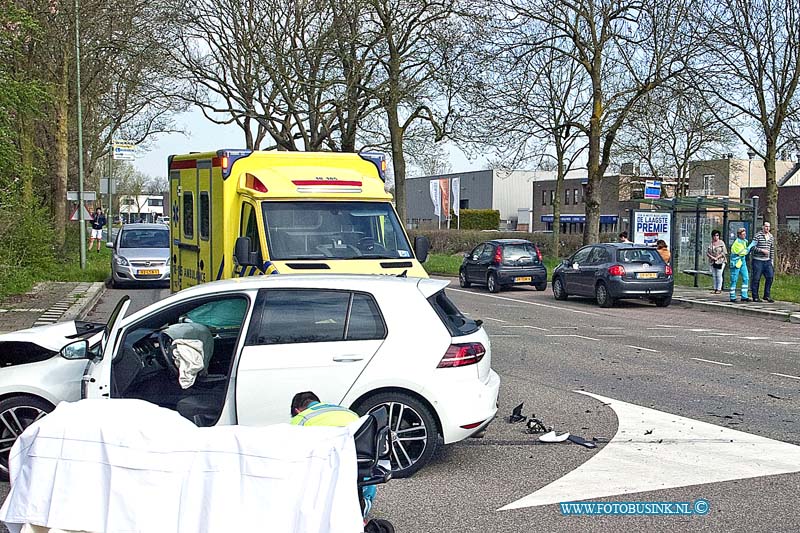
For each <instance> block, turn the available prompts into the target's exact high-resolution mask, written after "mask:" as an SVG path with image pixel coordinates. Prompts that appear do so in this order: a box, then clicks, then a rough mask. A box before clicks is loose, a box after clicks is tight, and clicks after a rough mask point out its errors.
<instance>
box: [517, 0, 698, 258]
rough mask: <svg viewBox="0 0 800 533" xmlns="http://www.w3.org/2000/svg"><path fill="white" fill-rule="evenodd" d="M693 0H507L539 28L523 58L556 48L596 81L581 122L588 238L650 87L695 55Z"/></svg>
mask: <svg viewBox="0 0 800 533" xmlns="http://www.w3.org/2000/svg"><path fill="white" fill-rule="evenodd" d="M690 2H691V0H680V1H677V2H667V1H660V0H656V1H653V2H643V1H640V0H611V1H601V0H566V1H564V0H524V1H521V2H518V1H516V0H515V1H514V2H511V1H508V0H504V1H503V2H502V5H503V12H504V13H505V14H506V16H507V17H508V18H509V19H510V20H511V22H512V23H515V22H517V21H519V20H527V21H531V22H533V23H536V24H538V25H539V32H538V33H537V34H536V36H535V37H536V38H535V39H533V40H526V41H522V42H519V43H518V45H517V47H516V48H515V50H516V51H517V53H518V54H519V55H522V54H525V53H531V54H535V53H542V51H545V50H550V49H552V50H555V51H556V52H557V53H558V54H559V55H560V56H564V57H568V58H570V59H571V60H572V61H574V62H575V63H576V64H578V65H580V66H581V68H582V69H583V70H584V72H585V75H586V77H587V78H588V83H589V86H590V92H591V97H590V105H591V111H590V114H589V117H588V120H585V121H581V122H575V123H573V124H572V126H573V127H576V128H579V129H580V130H581V131H582V133H583V134H584V135H585V136H586V138H587V139H588V144H589V148H588V161H587V170H588V174H589V176H588V183H587V186H586V196H585V198H586V224H585V226H584V236H583V239H584V242H585V243H590V242H596V241H597V240H598V239H599V229H600V189H599V185H600V182H601V181H602V179H603V175H604V173H605V171H606V169H607V168H608V166H609V164H610V163H611V154H612V152H611V150H612V147H613V146H614V142H615V139H616V136H617V132H618V131H619V130H620V128H621V127H622V125H623V123H624V122H625V120H626V119H627V118H628V117H629V115H630V113H631V110H632V108H633V107H634V106H635V105H636V104H637V102H638V101H639V100H640V99H641V98H642V97H644V96H645V95H646V94H647V93H648V92H650V91H652V90H653V89H655V88H656V87H658V86H660V85H661V84H663V83H664V82H665V81H667V80H669V79H670V78H672V77H674V76H676V75H677V74H678V73H680V72H682V71H683V70H684V68H685V64H686V58H687V55H688V54H691V52H692V50H693V48H692V34H691V32H690V30H689V29H688V28H689V26H688V25H687V24H685V22H686V21H687V20H688V15H689V13H690V9H689V7H690Z"/></svg>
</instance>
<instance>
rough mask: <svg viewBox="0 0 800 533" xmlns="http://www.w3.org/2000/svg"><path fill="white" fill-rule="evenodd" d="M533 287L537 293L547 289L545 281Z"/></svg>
mask: <svg viewBox="0 0 800 533" xmlns="http://www.w3.org/2000/svg"><path fill="white" fill-rule="evenodd" d="M534 287H536V290H537V291H543V290H545V289H547V280H545V281H543V282H541V283H537V284H535V285H534Z"/></svg>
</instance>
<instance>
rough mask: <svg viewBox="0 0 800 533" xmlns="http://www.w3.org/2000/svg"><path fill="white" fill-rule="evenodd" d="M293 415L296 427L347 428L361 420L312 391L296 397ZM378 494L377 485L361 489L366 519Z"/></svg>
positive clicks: (363, 511)
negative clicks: (321, 398)
mask: <svg viewBox="0 0 800 533" xmlns="http://www.w3.org/2000/svg"><path fill="white" fill-rule="evenodd" d="M291 413H292V419H291V421H290V422H289V423H290V424H292V425H294V426H346V425H348V424H350V423H351V422H355V421H356V420H358V419H359V418H361V417H360V416H358V414H356V413H354V412H353V411H351V410H350V409H348V408H347V407H342V406H341V405H336V404H333V403H322V402H320V400H319V397H318V396H317V395H316V394H314V393H313V392H311V391H306V392H298V393H297V394H295V395H294V398H292V407H291ZM376 493H377V488H376V487H375V485H369V486H366V487H363V488H362V489H361V494H362V496H363V500H364V501H363V506H362V509H361V511H362V513H363V515H364V518H365V519H366V517H367V515H368V514H369V511H370V509H371V508H372V501H373V500H374V499H375V495H376Z"/></svg>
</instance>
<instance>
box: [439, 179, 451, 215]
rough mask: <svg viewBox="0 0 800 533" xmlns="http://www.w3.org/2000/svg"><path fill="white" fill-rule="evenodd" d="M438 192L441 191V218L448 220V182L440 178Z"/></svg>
mask: <svg viewBox="0 0 800 533" xmlns="http://www.w3.org/2000/svg"><path fill="white" fill-rule="evenodd" d="M439 190H441V191H442V216H443V217H444V218H446V219H449V218H450V180H449V179H447V178H442V179H440V180H439Z"/></svg>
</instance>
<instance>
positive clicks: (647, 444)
mask: <svg viewBox="0 0 800 533" xmlns="http://www.w3.org/2000/svg"><path fill="white" fill-rule="evenodd" d="M575 392H577V393H580V394H585V395H587V396H591V397H592V398H595V399H597V400H599V401H601V402H603V403H605V404H607V405H609V406H610V407H611V408H612V409H613V410H614V413H615V414H616V415H617V419H618V421H619V428H618V429H617V434H616V435H614V438H612V439H611V442H609V443H608V444H606V446H605V447H604V448H603V449H602V450H600V451H599V452H597V453H596V454H595V455H593V456H592V457H591V458H590V459H589V460H588V461H586V462H585V463H583V464H582V465H581V466H579V467H578V468H576V469H575V470H573V471H571V472H569V473H567V474H566V475H564V476H562V477H561V478H559V479H557V480H555V481H553V482H552V483H550V484H549V485H546V486H544V487H542V488H541V489H539V490H537V491H536V492H534V493H533V494H530V495H528V496H525V497H524V498H522V499H519V500H517V501H515V502H513V503H510V504H508V505H506V506H505V507H502V508H501V509H499V510H500V511H505V510H510V509H519V508H522V507H535V506H539V505H549V504H554V503H560V502H572V501H580V500H591V499H595V498H603V497H607V496H617V495H620V494H631V493H635V492H646V491H653V490H661V489H669V488H675V487H686V486H690V485H701V484H704V483H718V482H720V481H731V480H734V479H747V478H754V477H761V476H771V475H776V474H789V473H793V472H800V446H795V445H793V444H787V443H785V442H780V441H777V440H772V439H768V438H766V437H759V436H758V435H751V434H750V433H744V432H742V431H736V430H734V429H728V428H724V427H720V426H715V425H713V424H708V423H706V422H700V421H699V420H693V419H691V418H684V417H682V416H677V415H673V414H670V413H665V412H663V411H657V410H655V409H648V408H646V407H640V406H638V405H633V404H630V403H625V402H621V401H619V400H614V399H611V398H605V397H603V396H599V395H597V394H591V393H588V392H583V391H575ZM646 431H649V432H651V433H650V434H648V435H645V432H646ZM659 441H661V442H659ZM553 446H556V445H555V444H554V445H553Z"/></svg>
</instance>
